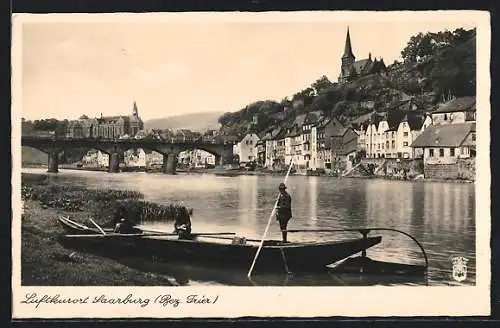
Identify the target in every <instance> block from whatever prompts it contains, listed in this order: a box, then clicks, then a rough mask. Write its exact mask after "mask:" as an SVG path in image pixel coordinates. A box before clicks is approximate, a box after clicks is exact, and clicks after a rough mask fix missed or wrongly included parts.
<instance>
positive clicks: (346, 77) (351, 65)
mask: <svg viewBox="0 0 500 328" xmlns="http://www.w3.org/2000/svg"><path fill="white" fill-rule="evenodd" d="M386 71H387V68H386V66H385V64H384V60H383V59H382V58H380V59H378V60H377V58H374V59H373V60H372V54H371V53H369V54H368V58H365V59H360V60H356V57H355V56H354V53H353V52H352V46H351V36H350V34H349V27H347V36H346V40H345V47H344V54H343V55H342V65H341V68H340V75H339V83H345V82H350V81H353V80H355V79H356V78H357V77H360V76H365V75H370V74H374V73H385V72H386Z"/></svg>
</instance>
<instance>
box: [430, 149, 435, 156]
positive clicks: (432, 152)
mask: <svg viewBox="0 0 500 328" xmlns="http://www.w3.org/2000/svg"><path fill="white" fill-rule="evenodd" d="M429 157H434V149H429Z"/></svg>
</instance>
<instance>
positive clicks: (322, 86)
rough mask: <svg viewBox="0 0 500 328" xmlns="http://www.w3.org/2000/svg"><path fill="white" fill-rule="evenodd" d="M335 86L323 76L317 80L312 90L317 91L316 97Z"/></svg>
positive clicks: (312, 85)
mask: <svg viewBox="0 0 500 328" xmlns="http://www.w3.org/2000/svg"><path fill="white" fill-rule="evenodd" d="M332 86H333V83H332V82H330V80H329V79H328V78H327V77H326V75H323V76H322V77H320V78H319V79H317V80H316V81H315V82H314V83H313V84H311V88H312V89H313V90H314V91H315V94H316V95H319V94H320V93H321V92H323V91H325V90H328V89H329V88H331V87H332Z"/></svg>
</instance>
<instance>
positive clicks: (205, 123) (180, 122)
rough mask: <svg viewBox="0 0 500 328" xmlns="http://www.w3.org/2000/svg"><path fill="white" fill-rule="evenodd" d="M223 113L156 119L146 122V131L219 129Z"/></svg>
mask: <svg viewBox="0 0 500 328" xmlns="http://www.w3.org/2000/svg"><path fill="white" fill-rule="evenodd" d="M222 114H224V113H223V112H205V113H193V114H185V115H178V116H170V117H165V118H156V119H151V120H149V121H146V122H144V128H145V129H190V130H193V131H205V130H208V129H217V125H218V120H219V117H220V116H221V115H222Z"/></svg>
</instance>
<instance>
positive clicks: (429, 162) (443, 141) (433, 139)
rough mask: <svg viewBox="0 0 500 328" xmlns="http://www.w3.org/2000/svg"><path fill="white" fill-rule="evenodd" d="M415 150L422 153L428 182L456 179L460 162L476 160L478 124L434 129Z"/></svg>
mask: <svg viewBox="0 0 500 328" xmlns="http://www.w3.org/2000/svg"><path fill="white" fill-rule="evenodd" d="M411 147H412V148H414V149H421V151H422V154H423V161H424V176H425V177H426V178H436V177H438V178H456V177H457V174H458V164H459V161H460V160H463V159H469V158H474V157H475V156H476V123H475V122H466V123H456V124H439V125H431V126H429V127H428V128H427V129H425V131H424V132H422V133H421V134H420V135H419V136H418V137H417V138H416V139H415V141H413V143H412V144H411Z"/></svg>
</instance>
